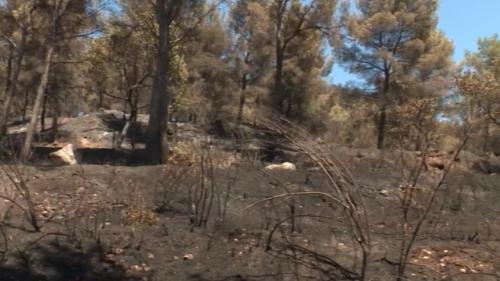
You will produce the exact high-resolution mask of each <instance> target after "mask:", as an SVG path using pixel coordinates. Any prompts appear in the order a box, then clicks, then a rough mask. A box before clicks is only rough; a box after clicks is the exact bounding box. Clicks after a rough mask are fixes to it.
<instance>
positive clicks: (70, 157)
mask: <svg viewBox="0 0 500 281" xmlns="http://www.w3.org/2000/svg"><path fill="white" fill-rule="evenodd" d="M50 157H51V158H52V159H55V160H56V161H57V162H59V164H62V165H76V164H78V162H77V161H76V158H75V153H74V151H73V145H72V144H68V145H66V146H64V147H63V148H61V149H59V150H58V151H55V152H52V153H51V154H50Z"/></svg>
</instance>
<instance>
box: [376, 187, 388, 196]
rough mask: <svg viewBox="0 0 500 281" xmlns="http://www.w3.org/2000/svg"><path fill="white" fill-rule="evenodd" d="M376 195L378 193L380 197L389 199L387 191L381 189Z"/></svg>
mask: <svg viewBox="0 0 500 281" xmlns="http://www.w3.org/2000/svg"><path fill="white" fill-rule="evenodd" d="M378 193H380V195H383V196H385V197H389V190H387V189H382V190H380V191H379V192H378Z"/></svg>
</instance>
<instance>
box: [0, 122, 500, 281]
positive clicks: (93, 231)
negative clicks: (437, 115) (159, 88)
mask: <svg viewBox="0 0 500 281" xmlns="http://www.w3.org/2000/svg"><path fill="white" fill-rule="evenodd" d="M185 126H187V125H185ZM187 128H188V129H186V127H183V126H179V127H178V128H177V130H178V131H177V135H178V136H180V137H179V138H178V139H177V144H176V146H175V145H174V147H173V150H172V151H173V154H174V157H173V158H172V161H171V162H172V163H170V164H169V165H164V166H141V165H138V164H137V163H134V165H133V166H126V165H120V163H119V162H113V163H107V164H113V165H106V161H102V162H99V163H96V164H99V165H90V164H88V162H87V164H79V165H75V166H60V167H56V166H50V165H42V166H40V165H27V166H24V165H15V164H13V163H11V164H8V165H3V166H2V167H3V169H2V171H3V172H2V173H1V174H2V182H3V185H2V189H3V191H2V196H3V199H4V200H3V201H2V202H1V203H2V204H1V205H0V208H1V209H0V214H1V215H2V218H3V219H2V225H1V231H2V232H1V234H2V235H1V237H0V238H2V239H0V246H1V247H0V253H2V257H3V262H2V266H1V267H0V277H1V280H85V281H87V280H88V281H91V280H196V281H201V280H203V281H215V280H357V279H359V275H357V271H358V267H359V261H358V260H357V257H358V256H359V254H360V252H359V248H358V245H357V243H356V242H355V241H353V239H352V238H353V237H352V235H351V234H350V231H349V225H348V224H346V220H345V217H344V213H343V210H342V208H341V207H340V206H338V205H335V204H333V203H332V202H331V201H329V200H325V198H324V197H321V196H315V195H311V196H286V194H287V193H288V194H290V193H300V192H301V193H308V192H313V193H314V192H316V193H319V192H324V193H328V192H331V191H330V190H329V189H328V178H327V176H326V175H325V173H324V171H322V170H321V169H318V167H317V166H316V165H315V163H314V161H311V160H310V159H309V158H307V157H306V156H304V155H302V154H300V153H298V152H296V151H293V149H291V148H290V149H286V147H287V146H286V143H285V142H283V141H282V140H280V141H276V140H275V144H273V143H272V142H271V139H272V138H273V137H272V136H269V135H266V134H265V133H255V134H254V136H261V137H257V138H248V139H246V140H245V145H243V144H242V143H241V142H240V143H238V144H237V145H235V144H234V142H233V141H231V140H227V139H226V140H225V139H217V138H213V137H211V136H209V135H204V133H202V131H201V130H198V129H194V128H190V127H187ZM248 130H250V129H248ZM179 132H181V133H179ZM76 140H78V139H76ZM193 140H203V142H198V143H196V142H195V141H193ZM235 147H236V149H235ZM242 147H246V148H249V149H245V148H242ZM78 149H85V148H83V147H80V148H78ZM78 149H77V153H78ZM88 149H102V150H106V151H107V150H110V148H88ZM92 151H93V150H92ZM113 151H114V150H113ZM98 152H99V151H98ZM110 153H123V151H122V152H117V151H115V152H110ZM332 153H333V154H334V157H335V158H338V159H339V160H341V161H342V163H345V165H346V166H347V168H349V170H350V172H351V173H352V175H353V176H354V178H355V179H356V182H357V186H358V187H359V194H360V198H361V199H362V200H361V202H362V203H363V205H364V206H363V207H364V208H365V209H366V210H367V215H368V218H367V221H368V225H369V231H370V237H371V253H370V257H369V263H368V271H367V278H368V280H381V281H382V280H391V279H393V278H394V274H395V267H394V263H395V261H397V259H398V253H399V247H400V241H401V239H400V238H401V236H400V231H401V227H402V222H401V215H402V214H401V208H400V201H401V196H402V194H403V191H404V188H405V186H404V182H405V176H406V174H405V172H407V171H406V168H408V169H409V166H411V165H417V164H418V163H419V158H418V155H416V154H413V153H410V152H403V153H402V152H398V151H392V152H390V151H388V152H384V153H381V152H380V151H378V150H371V149H352V148H343V147H335V148H333V150H332ZM99 155H101V154H99ZM99 157H100V156H99ZM109 157H110V158H109V159H116V158H117V156H116V155H111V156H109ZM131 157H132V156H131ZM118 158H119V157H118ZM94 159H95V158H94ZM121 159H122V160H123V159H127V158H126V157H125V158H121ZM478 159H480V158H479V157H477V156H475V155H472V154H470V153H464V154H463V156H462V157H461V158H460V160H459V161H457V163H456V164H455V166H454V168H453V169H452V170H451V173H450V175H449V176H448V177H447V179H446V182H445V184H444V185H443V188H442V189H441V190H440V191H439V193H438V196H437V200H436V202H435V204H434V206H433V208H432V211H431V213H430V214H429V217H428V219H427V220H426V221H425V223H424V225H423V226H422V230H421V231H420V232H419V235H418V238H417V240H416V242H415V246H414V247H413V248H412V251H411V254H410V260H409V261H408V264H409V267H408V270H407V273H406V276H407V280H486V281H488V280H498V278H500V256H499V254H498V253H499V251H500V236H499V233H500V221H499V218H498V213H500V205H499V204H498V202H500V185H499V184H498V183H499V182H500V175H498V174H495V173H490V172H489V171H487V172H485V171H484V170H481V169H476V168H475V166H474V165H477V164H475V163H477V161H479V160H478ZM263 160H264V161H265V160H267V161H273V160H274V161H275V162H282V161H289V162H292V163H294V164H295V166H296V168H297V169H296V170H295V171H285V170H276V171H266V170H265V169H263V167H264V165H265V164H266V162H262V161H263ZM93 161H97V160H93ZM131 161H132V160H131ZM488 161H489V162H491V163H495V161H497V160H495V159H488ZM121 164H127V163H123V162H122V163H121ZM405 167H406V168H405ZM442 172H443V171H442V170H439V169H436V168H432V167H431V168H429V170H427V171H424V172H423V173H422V176H421V179H420V180H419V183H418V184H417V185H416V186H415V189H416V190H415V193H414V194H415V195H414V196H415V197H414V198H413V200H414V201H415V203H414V204H412V213H411V214H412V216H418V214H419V212H420V209H419V208H422V206H421V205H420V203H419V202H420V201H419V200H421V198H425V196H426V195H427V194H428V192H427V191H428V188H429V187H430V186H432V184H433V183H434V182H435V181H436V180H437V179H439V177H440V175H441V173H442ZM13 175H14V176H13ZM9 176H10V177H9ZM17 185H25V186H26V187H27V189H28V190H29V192H30V196H31V201H32V202H33V203H34V212H33V213H34V215H35V216H36V220H37V225H38V228H39V229H38V230H36V229H35V228H34V227H33V224H32V223H31V222H32V221H31V220H30V219H28V218H29V216H28V215H27V214H28V213H29V212H28V211H29V210H28V209H29V208H28V207H29V204H28V202H27V201H26V197H25V196H22V195H20V194H19V193H18V191H17V190H18V189H17V188H16V186H17ZM283 194H285V196H281V195H283ZM316 195H317V194H316ZM273 196H275V199H273V200H270V198H271V197H273ZM203 198H207V199H203ZM13 202H14V203H13ZM358 202H360V201H358ZM411 219H412V218H411Z"/></svg>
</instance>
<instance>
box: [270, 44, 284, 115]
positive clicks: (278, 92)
mask: <svg viewBox="0 0 500 281" xmlns="http://www.w3.org/2000/svg"><path fill="white" fill-rule="evenodd" d="M278 44H281V43H278ZM284 60H285V58H284V51H283V50H282V49H281V46H276V72H275V74H274V97H273V101H274V108H275V109H276V110H277V111H278V112H279V113H285V104H284V102H285V100H286V97H285V93H284V91H283V62H284Z"/></svg>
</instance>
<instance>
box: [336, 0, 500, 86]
mask: <svg viewBox="0 0 500 281" xmlns="http://www.w3.org/2000/svg"><path fill="white" fill-rule="evenodd" d="M438 17H439V24H438V28H439V29H441V30H442V31H443V32H444V33H445V34H446V35H447V36H448V38H450V39H451V40H452V41H453V44H454V46H455V53H454V56H453V58H454V60H455V62H460V61H461V60H462V58H463V57H464V54H465V51H466V50H470V51H474V50H476V49H477V48H476V47H477V44H476V43H477V39H478V38H479V37H487V36H491V35H493V34H495V33H497V34H500V0H475V1H471V0H441V1H440V5H439V10H438ZM330 78H331V79H330V81H331V82H333V83H335V84H339V83H341V84H344V83H346V82H348V81H350V80H354V81H356V80H357V79H356V77H355V76H353V75H350V74H348V73H346V72H345V71H343V70H342V69H341V67H340V66H338V65H336V66H335V68H334V71H333V73H332V74H331V77H330Z"/></svg>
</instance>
